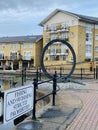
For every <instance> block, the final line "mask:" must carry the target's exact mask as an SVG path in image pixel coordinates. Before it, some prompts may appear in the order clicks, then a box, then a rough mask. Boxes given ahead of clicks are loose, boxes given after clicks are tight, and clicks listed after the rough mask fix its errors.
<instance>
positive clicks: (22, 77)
mask: <svg viewBox="0 0 98 130" xmlns="http://www.w3.org/2000/svg"><path fill="white" fill-rule="evenodd" d="M21 80H22V83H21V84H22V86H23V85H24V75H23V69H22V73H21Z"/></svg>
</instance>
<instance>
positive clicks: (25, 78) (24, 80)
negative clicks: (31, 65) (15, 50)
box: [24, 68, 26, 82]
mask: <svg viewBox="0 0 98 130" xmlns="http://www.w3.org/2000/svg"><path fill="white" fill-rule="evenodd" d="M24 81H25V82H26V68H24Z"/></svg>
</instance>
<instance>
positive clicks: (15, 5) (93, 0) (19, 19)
mask: <svg viewBox="0 0 98 130" xmlns="http://www.w3.org/2000/svg"><path fill="white" fill-rule="evenodd" d="M56 8H58V9H63V10H66V11H70V12H74V13H78V14H83V15H89V16H94V17H98V0H0V37H1V36H20V35H21V36H23V35H36V34H42V29H43V28H42V27H40V26H39V25H38V24H39V23H40V22H41V21H42V20H43V19H44V18H46V17H47V16H48V15H49V14H50V13H51V12H52V11H54V10H55V9H56Z"/></svg>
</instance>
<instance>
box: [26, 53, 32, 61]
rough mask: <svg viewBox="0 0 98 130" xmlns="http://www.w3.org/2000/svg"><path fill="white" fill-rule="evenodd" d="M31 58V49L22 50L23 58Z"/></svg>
mask: <svg viewBox="0 0 98 130" xmlns="http://www.w3.org/2000/svg"><path fill="white" fill-rule="evenodd" d="M31 58H32V54H31V51H25V52H24V59H25V60H31Z"/></svg>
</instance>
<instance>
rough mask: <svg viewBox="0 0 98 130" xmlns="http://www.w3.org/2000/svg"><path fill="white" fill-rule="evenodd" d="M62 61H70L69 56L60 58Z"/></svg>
mask: <svg viewBox="0 0 98 130" xmlns="http://www.w3.org/2000/svg"><path fill="white" fill-rule="evenodd" d="M60 59H61V61H66V60H67V59H68V56H66V55H63V56H60Z"/></svg>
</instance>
